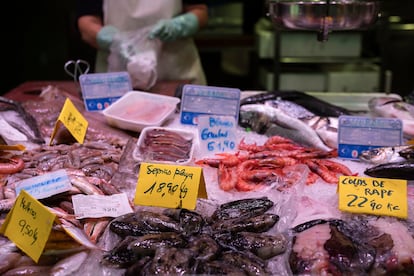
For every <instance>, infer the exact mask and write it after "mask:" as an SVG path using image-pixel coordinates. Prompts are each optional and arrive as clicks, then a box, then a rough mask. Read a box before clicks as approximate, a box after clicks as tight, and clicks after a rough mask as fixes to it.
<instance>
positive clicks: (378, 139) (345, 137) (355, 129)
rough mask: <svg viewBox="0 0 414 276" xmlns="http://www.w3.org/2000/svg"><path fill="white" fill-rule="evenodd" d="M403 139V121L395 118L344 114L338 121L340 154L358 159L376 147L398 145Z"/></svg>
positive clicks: (340, 155) (343, 156)
mask: <svg viewBox="0 0 414 276" xmlns="http://www.w3.org/2000/svg"><path fill="white" fill-rule="evenodd" d="M402 141H403V131H402V121H401V120H400V119H395V118H370V117H361V116H348V115H343V116H340V117H339V123H338V156H339V157H342V158H349V159H358V156H359V154H360V153H361V152H362V151H364V150H368V149H371V148H375V147H384V146H398V145H401V144H402Z"/></svg>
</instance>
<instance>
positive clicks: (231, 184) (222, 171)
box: [217, 164, 238, 191]
mask: <svg viewBox="0 0 414 276" xmlns="http://www.w3.org/2000/svg"><path fill="white" fill-rule="evenodd" d="M217 174H218V184H219V187H220V189H222V190H223V191H230V190H232V189H234V188H235V187H236V184H237V181H238V178H237V173H236V168H235V167H226V166H225V165H224V164H220V165H219V168H218V173H217Z"/></svg>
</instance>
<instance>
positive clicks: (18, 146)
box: [0, 144, 26, 151]
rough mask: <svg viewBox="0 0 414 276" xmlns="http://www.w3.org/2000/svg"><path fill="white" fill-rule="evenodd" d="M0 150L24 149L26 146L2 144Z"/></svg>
mask: <svg viewBox="0 0 414 276" xmlns="http://www.w3.org/2000/svg"><path fill="white" fill-rule="evenodd" d="M0 150H17V151H24V150H26V147H25V146H23V145H20V144H16V145H0Z"/></svg>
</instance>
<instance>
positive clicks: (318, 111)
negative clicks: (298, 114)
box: [240, 90, 351, 117]
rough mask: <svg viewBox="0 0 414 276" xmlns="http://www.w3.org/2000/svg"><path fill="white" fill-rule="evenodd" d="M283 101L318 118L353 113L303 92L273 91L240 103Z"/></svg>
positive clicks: (245, 99) (250, 97) (248, 98)
mask: <svg viewBox="0 0 414 276" xmlns="http://www.w3.org/2000/svg"><path fill="white" fill-rule="evenodd" d="M274 99H283V100H287V101H291V102H294V103H296V104H298V105H301V106H303V107H304V108H306V109H307V110H309V111H310V112H312V113H314V114H315V115H318V116H325V117H339V116H341V115H351V111H349V110H347V109H346V108H343V107H340V106H337V105H334V104H331V103H328V102H326V101H324V100H321V99H319V98H317V97H314V96H312V95H309V94H306V93H305V92H301V91H295V90H293V91H271V92H264V93H259V94H256V95H253V96H249V97H246V98H244V99H242V100H241V101H240V106H243V105H245V104H257V103H264V102H265V101H267V100H274Z"/></svg>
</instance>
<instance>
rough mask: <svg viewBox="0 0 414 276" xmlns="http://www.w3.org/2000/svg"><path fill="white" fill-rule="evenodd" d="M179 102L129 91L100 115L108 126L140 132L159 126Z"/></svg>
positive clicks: (146, 93) (172, 98)
mask: <svg viewBox="0 0 414 276" xmlns="http://www.w3.org/2000/svg"><path fill="white" fill-rule="evenodd" d="M179 102H180V99H179V98H176V97H170V96H164V95H160V94H153V93H148V92H141V91H129V92H127V93H125V95H123V96H122V97H121V98H119V99H118V100H117V101H116V102H114V103H112V104H111V105H110V106H109V107H107V108H106V109H104V110H103V111H102V113H103V115H104V116H105V118H106V121H107V123H108V124H109V125H112V126H114V127H117V128H121V129H126V130H131V131H135V132H140V131H141V130H142V129H143V128H145V127H148V126H161V125H162V124H163V123H164V122H165V120H166V119H167V118H168V117H169V116H170V115H171V114H173V113H174V111H175V109H176V107H177V104H178V103H179Z"/></svg>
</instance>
